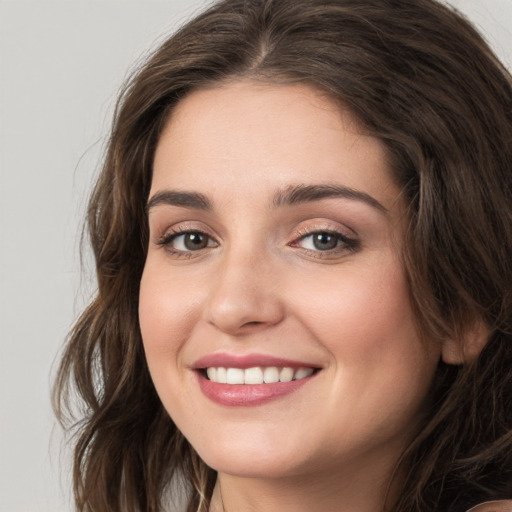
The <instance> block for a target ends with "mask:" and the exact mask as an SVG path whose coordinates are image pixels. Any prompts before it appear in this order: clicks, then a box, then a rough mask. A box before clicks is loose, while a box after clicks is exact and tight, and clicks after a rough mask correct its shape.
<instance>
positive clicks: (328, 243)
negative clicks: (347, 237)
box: [313, 233, 338, 251]
mask: <svg viewBox="0 0 512 512" xmlns="http://www.w3.org/2000/svg"><path fill="white" fill-rule="evenodd" d="M337 244H338V239H337V238H336V237H335V236H334V235H331V234H329V233H316V234H315V235H314V236H313V245H314V246H315V249H318V250H323V251H326V250H329V249H334V248H335V247H336V245H337Z"/></svg>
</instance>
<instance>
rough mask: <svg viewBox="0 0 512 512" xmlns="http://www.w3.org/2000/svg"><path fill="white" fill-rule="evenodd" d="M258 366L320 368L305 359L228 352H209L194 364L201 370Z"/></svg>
mask: <svg viewBox="0 0 512 512" xmlns="http://www.w3.org/2000/svg"><path fill="white" fill-rule="evenodd" d="M256 366H264V367H269V366H276V367H278V368H284V367H288V368H319V366H318V365H315V364H311V363H309V362H305V361H295V360H291V359H285V358H281V357H274V356H270V355H266V354H244V355H235V354H227V353H217V354H209V355H206V356H204V357H201V358H200V359H198V360H197V361H195V362H194V363H193V364H192V368H193V369H195V370H200V369H204V368H211V367H214V368H219V367H222V368H240V369H242V370H244V369H247V368H254V367H256Z"/></svg>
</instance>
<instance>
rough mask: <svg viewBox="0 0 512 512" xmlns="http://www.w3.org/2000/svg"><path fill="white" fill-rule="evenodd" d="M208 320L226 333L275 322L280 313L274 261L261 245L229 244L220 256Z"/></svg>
mask: <svg viewBox="0 0 512 512" xmlns="http://www.w3.org/2000/svg"><path fill="white" fill-rule="evenodd" d="M217 270H218V274H217V276H216V278H215V280H214V285H213V286H212V289H211V292H210V297H209V304H208V308H207V315H208V318H207V320H208V322H210V323H211V324H213V325H215V326H216V327H217V328H218V329H220V330H221V331H224V332H226V333H229V334H240V333H243V332H246V331H247V329H249V328H255V327H257V326H260V327H263V326H268V325H274V324H276V323H278V322H279V321H280V320H281V318H282V315H283V304H282V303H281V300H280V297H279V293H278V288H277V286H276V285H277V279H278V275H277V272H276V271H275V264H273V262H272V258H271V255H270V254H269V252H268V250H266V249H265V248H262V247H261V246H259V247H254V245H253V244H252V243H247V242H246V243H243V242H242V243H233V244H230V247H229V248H227V249H226V250H225V253H224V254H223V255H222V256H221V257H220V260H219V266H218V267H217Z"/></svg>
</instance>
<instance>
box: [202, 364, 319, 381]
mask: <svg viewBox="0 0 512 512" xmlns="http://www.w3.org/2000/svg"><path fill="white" fill-rule="evenodd" d="M315 371H316V369H315V368H307V367H300V368H291V367H286V366H285V367H283V368H279V367H277V366H255V367H253V368H245V369H242V368H224V367H213V366H211V367H208V368H204V369H203V375H204V376H205V377H206V378H207V379H208V380H210V381H212V382H215V383H217V384H232V385H235V384H249V385H251V384H252V385H258V384H275V383H278V382H292V381H297V380H302V379H306V378H307V377H310V376H311V375H313V373H315Z"/></svg>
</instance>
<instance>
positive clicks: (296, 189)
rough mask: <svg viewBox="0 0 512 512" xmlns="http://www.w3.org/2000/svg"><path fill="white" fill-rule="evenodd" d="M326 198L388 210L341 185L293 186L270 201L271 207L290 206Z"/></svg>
mask: <svg viewBox="0 0 512 512" xmlns="http://www.w3.org/2000/svg"><path fill="white" fill-rule="evenodd" d="M328 198H342V199H350V200H355V201H361V202H363V203H366V204H367V205H369V206H371V207H372V208H375V209H376V210H378V211H380V212H382V213H388V209H387V208H386V207H385V206H384V205H383V204H381V203H379V201H377V199H375V198H374V197H372V196H371V195H369V194H367V193H365V192H362V191H360V190H355V189H353V188H350V187H345V186H343V185H330V184H325V185H324V184H319V185H294V186H290V187H287V188H285V189H284V190H282V191H279V192H278V193H277V194H276V195H275V196H274V199H273V201H272V206H274V207H281V206H291V205H294V204H301V203H309V202H312V201H320V200H321V199H328Z"/></svg>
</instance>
